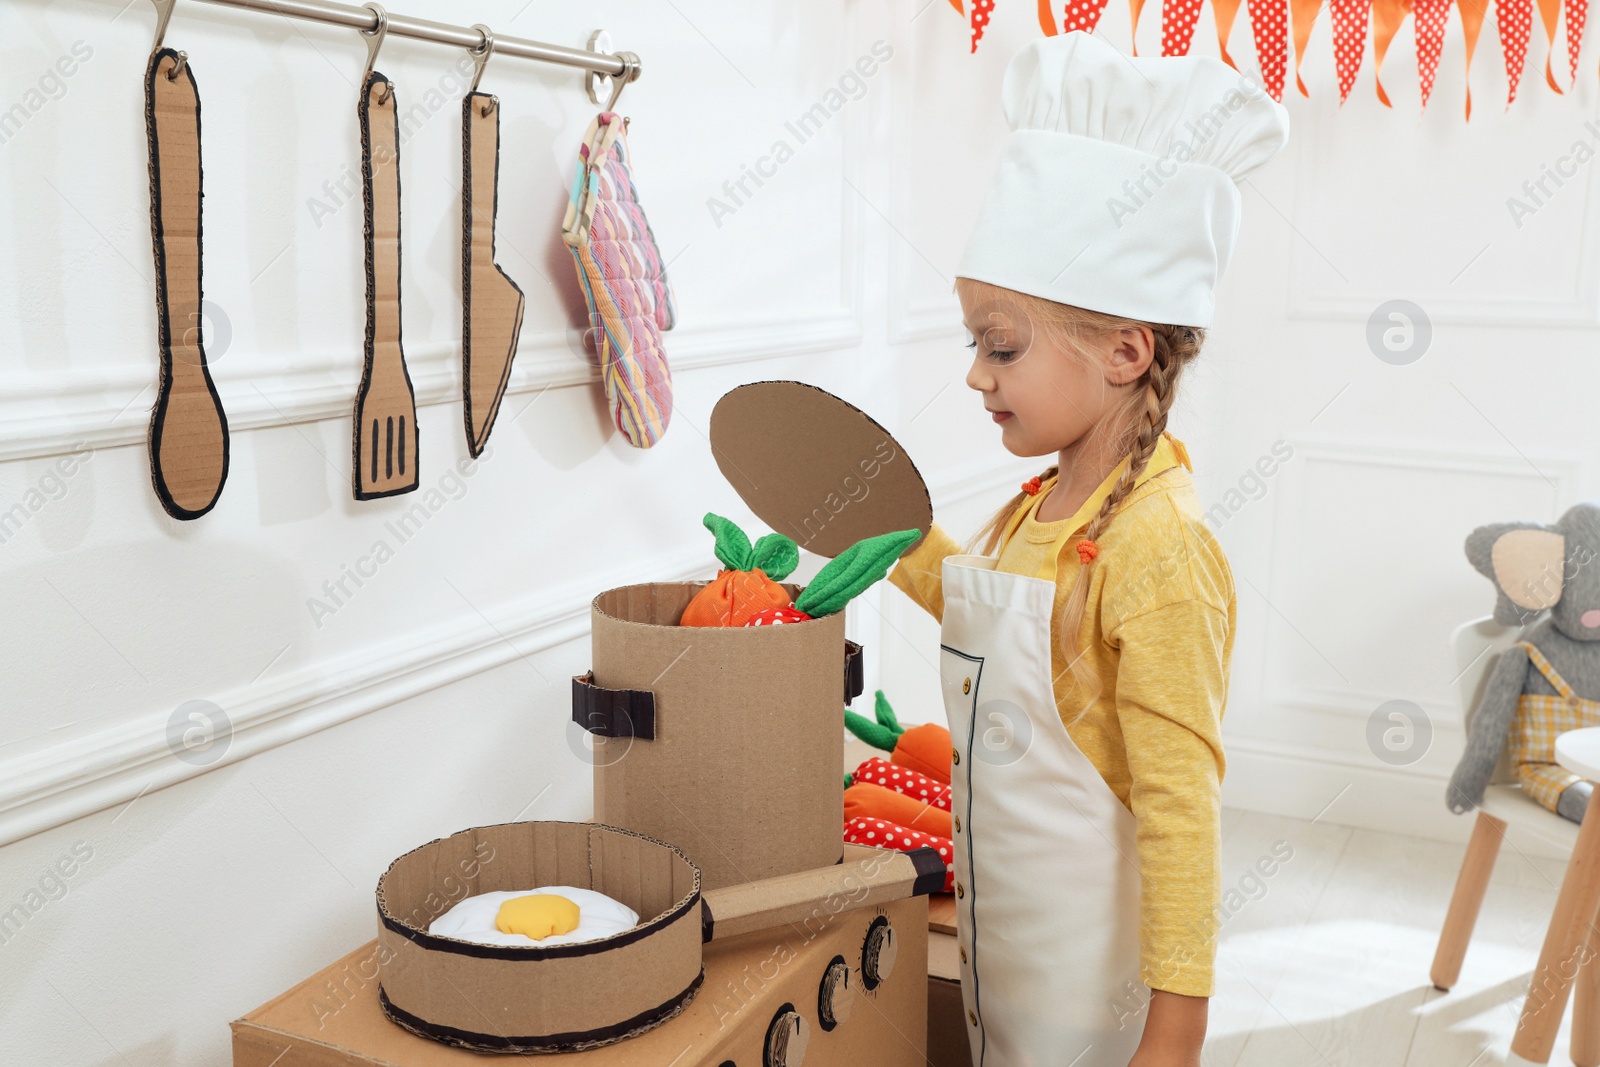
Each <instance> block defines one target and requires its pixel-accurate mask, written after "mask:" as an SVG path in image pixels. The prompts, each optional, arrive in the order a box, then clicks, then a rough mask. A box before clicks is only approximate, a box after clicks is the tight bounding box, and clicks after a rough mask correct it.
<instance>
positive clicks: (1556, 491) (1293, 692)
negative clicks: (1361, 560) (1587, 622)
mask: <svg viewBox="0 0 1600 1067" xmlns="http://www.w3.org/2000/svg"><path fill="white" fill-rule="evenodd" d="M1288 440H1289V443H1290V445H1291V446H1292V447H1293V449H1294V459H1293V460H1292V465H1293V468H1294V469H1293V471H1292V472H1287V473H1286V474H1285V475H1283V476H1282V478H1283V481H1282V485H1281V486H1280V488H1279V491H1278V496H1277V502H1276V507H1275V509H1274V511H1273V516H1272V538H1271V545H1272V548H1271V552H1270V555H1269V559H1268V578H1267V596H1268V598H1269V599H1270V601H1271V603H1272V604H1273V605H1282V604H1284V603H1285V601H1286V600H1287V599H1288V597H1287V594H1286V590H1285V574H1286V570H1287V568H1288V567H1289V566H1291V564H1290V563H1289V562H1287V561H1297V560H1298V561H1304V560H1306V559H1308V558H1311V556H1310V555H1309V553H1310V550H1309V549H1307V548H1306V547H1305V546H1304V544H1303V541H1304V536H1303V533H1302V531H1301V530H1300V528H1299V522H1300V520H1301V517H1302V516H1303V515H1304V514H1305V513H1306V509H1305V508H1304V507H1303V498H1304V493H1305V492H1306V489H1305V488H1304V483H1305V482H1306V479H1307V477H1308V473H1307V472H1308V469H1309V468H1310V467H1311V466H1312V465H1314V464H1317V463H1331V464H1353V465H1358V466H1368V467H1387V468H1391V469H1400V470H1405V471H1410V472H1415V473H1416V474H1417V475H1418V476H1419V477H1426V476H1428V475H1430V474H1435V475H1436V474H1439V473H1442V472H1452V473H1464V474H1471V475H1478V476H1481V477H1482V478H1484V479H1512V480H1517V481H1527V480H1532V481H1535V482H1538V483H1540V484H1541V485H1547V486H1548V487H1549V493H1550V497H1551V508H1552V509H1553V510H1555V509H1559V508H1560V507H1561V505H1562V503H1563V502H1564V501H1574V500H1576V499H1577V494H1578V491H1579V488H1580V487H1581V486H1582V485H1583V484H1584V477H1583V475H1584V459H1583V455H1582V454H1581V453H1577V452H1548V451H1538V452H1525V453H1523V454H1513V453H1500V452H1484V451H1473V452H1468V451H1463V450H1460V449H1442V448H1431V447H1425V446H1416V445H1410V444H1394V445H1374V444H1367V443H1357V442H1349V441H1340V440H1337V439H1332V438H1320V437H1310V436H1305V435H1292V436H1290V437H1289V438H1288ZM1530 464H1531V465H1530ZM1464 534H1465V531H1463V535H1464ZM1351 558H1352V559H1354V558H1355V557H1354V556H1352V557H1351ZM1299 565H1302V566H1303V565H1304V564H1303V562H1302V563H1301V564H1299ZM1485 595H1488V591H1487V587H1485ZM1293 608H1294V605H1293V604H1292V603H1291V604H1290V605H1289V607H1288V608H1287V609H1284V610H1288V611H1290V612H1291V613H1292V611H1293ZM1285 631H1286V626H1285V624H1284V623H1283V622H1282V620H1280V619H1279V618H1278V616H1277V614H1276V610H1275V611H1274V612H1273V614H1272V618H1271V619H1270V620H1269V622H1268V626H1267V633H1266V636H1265V641H1266V657H1265V658H1266V662H1267V663H1268V664H1269V666H1268V668H1267V669H1266V671H1265V674H1264V678H1263V693H1262V695H1263V699H1265V700H1266V702H1267V703H1268V704H1270V705H1272V706H1274V707H1289V708H1294V709H1297V710H1300V711H1309V712H1313V713H1317V714H1324V715H1335V716H1339V717H1345V718H1348V717H1356V718H1361V719H1365V718H1366V717H1367V716H1369V715H1371V714H1372V711H1373V709H1374V708H1376V707H1377V706H1378V705H1379V704H1381V703H1383V702H1384V701H1385V700H1390V699H1393V698H1395V697H1403V698H1405V699H1408V700H1411V701H1413V702H1414V703H1416V704H1417V705H1418V706H1419V707H1421V708H1422V709H1423V710H1424V711H1425V712H1427V713H1428V714H1429V715H1430V716H1432V717H1433V718H1434V720H1435V722H1437V723H1443V724H1457V725H1459V723H1458V717H1459V714H1460V712H1459V710H1458V709H1457V708H1456V705H1455V703H1454V701H1453V699H1452V698H1451V697H1449V696H1429V695H1428V694H1426V693H1424V692H1422V691H1421V688H1422V687H1421V686H1419V687H1418V691H1416V692H1412V693H1394V692H1380V691H1379V690H1377V689H1374V688H1372V687H1371V686H1368V685H1364V684H1363V683H1362V681H1361V680H1360V679H1359V678H1352V679H1350V680H1349V681H1348V682H1345V683H1341V684H1319V683H1315V682H1307V681H1305V680H1303V679H1302V678H1300V677H1299V676H1298V675H1296V676H1295V677H1294V678H1293V679H1288V678H1285V676H1284V675H1285V672H1284V670H1283V669H1281V668H1276V667H1274V666H1272V665H1277V664H1282V663H1284V662H1286V659H1285V656H1284V652H1283V650H1284V648H1285V643H1286V642H1301V641H1304V640H1306V639H1305V638H1304V637H1303V636H1300V635H1297V634H1295V633H1293V632H1285ZM1445 637H1446V635H1445V634H1440V635H1439V642H1440V647H1441V650H1442V648H1443V643H1444V641H1445ZM1446 728H1448V725H1447V727H1446Z"/></svg>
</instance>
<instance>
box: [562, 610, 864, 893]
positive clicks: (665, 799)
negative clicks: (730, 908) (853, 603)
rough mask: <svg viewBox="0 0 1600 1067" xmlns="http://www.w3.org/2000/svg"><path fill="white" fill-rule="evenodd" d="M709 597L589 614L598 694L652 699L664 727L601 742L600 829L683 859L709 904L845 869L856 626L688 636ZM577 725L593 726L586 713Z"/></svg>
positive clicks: (804, 625)
mask: <svg viewBox="0 0 1600 1067" xmlns="http://www.w3.org/2000/svg"><path fill="white" fill-rule="evenodd" d="M705 584H706V583H704V582H660V583H650V584H644V585H630V586H623V587H620V588H617V589H609V590H606V591H605V592H603V593H601V594H600V595H598V596H597V597H595V598H594V601H593V602H592V604H591V606H590V609H591V610H590V619H591V638H590V639H591V643H592V652H593V659H592V663H593V671H592V672H591V673H592V678H593V684H594V685H596V686H599V687H601V688H603V689H610V690H639V691H647V692H649V693H650V694H652V699H653V716H654V721H653V731H652V733H653V736H652V737H650V738H643V737H638V736H624V737H606V736H604V735H603V734H596V737H595V741H594V819H595V821H596V822H599V823H605V824H607V825H611V826H623V827H627V828H629V829H632V830H637V831H639V832H640V833H643V834H647V835H649V836H650V837H654V838H659V839H660V840H662V841H666V842H668V843H669V844H672V845H675V846H677V847H678V848H680V849H682V850H683V851H684V853H685V854H687V855H688V856H689V858H690V859H691V860H693V861H694V862H695V863H696V864H698V865H699V866H700V869H701V873H702V879H703V880H702V885H703V887H704V888H705V889H707V890H710V889H716V888H720V887H722V886H727V885H733V884H735V883H739V882H751V881H756V880H759V879H764V878H771V877H774V876H776V875H781V874H790V873H793V872H796V871H806V870H811V869H813V868H817V867H825V866H829V865H831V864H835V863H838V862H840V860H841V857H842V856H843V848H844V841H843V837H842V829H841V828H842V827H843V825H844V793H843V790H842V789H841V787H840V783H841V781H842V780H843V778H844V757H843V750H842V749H841V748H840V744H839V738H840V737H841V736H842V735H843V733H844V700H843V699H842V698H843V688H844V678H845V671H846V658H845V649H846V642H845V636H844V623H845V617H844V613H843V612H836V613H834V614H832V615H826V616H823V617H822V618H819V619H810V620H806V621H804V622H798V623H789V624H786V625H783V626H753V627H742V626H735V627H721V626H679V625H678V624H677V623H678V618H679V617H680V616H681V615H682V614H683V609H684V607H685V606H686V605H687V604H688V603H689V600H690V598H692V597H693V596H694V595H695V593H697V592H698V591H699V590H700V589H701V588H703V587H704V586H705ZM782 584H783V585H784V588H785V589H786V590H788V591H789V593H790V594H791V595H794V594H798V592H799V590H800V587H799V586H797V585H794V584H793V583H782ZM582 677H587V676H580V678H582ZM574 719H575V720H576V721H577V722H578V724H579V725H580V726H584V727H586V728H587V727H588V726H589V725H590V724H589V722H588V721H587V720H586V719H585V717H584V708H583V705H582V704H581V702H579V703H578V704H577V706H575V708H574Z"/></svg>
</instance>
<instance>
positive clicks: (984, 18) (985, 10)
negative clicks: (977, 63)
mask: <svg viewBox="0 0 1600 1067" xmlns="http://www.w3.org/2000/svg"><path fill="white" fill-rule="evenodd" d="M993 13H994V0H972V50H973V51H974V52H976V51H977V50H978V42H979V41H981V40H983V31H984V30H986V29H988V28H989V16H990V15H991V14H993Z"/></svg>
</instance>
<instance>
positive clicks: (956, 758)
mask: <svg viewBox="0 0 1600 1067" xmlns="http://www.w3.org/2000/svg"><path fill="white" fill-rule="evenodd" d="M950 762H951V763H960V762H961V753H959V752H957V751H956V750H955V749H953V748H952V749H951V750H950Z"/></svg>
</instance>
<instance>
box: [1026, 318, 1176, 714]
mask: <svg viewBox="0 0 1600 1067" xmlns="http://www.w3.org/2000/svg"><path fill="white" fill-rule="evenodd" d="M1152 333H1153V335H1154V342H1155V344H1154V349H1155V351H1154V355H1153V358H1152V359H1151V361H1150V367H1149V369H1148V370H1147V371H1146V372H1145V388H1144V391H1143V396H1142V401H1143V403H1142V405H1141V406H1140V409H1139V411H1138V413H1137V414H1136V415H1135V416H1134V419H1133V420H1132V421H1133V426H1134V432H1133V441H1132V443H1131V447H1130V449H1129V453H1128V454H1129V457H1130V458H1129V461H1128V468H1127V469H1126V470H1125V471H1123V472H1122V477H1120V478H1118V479H1117V483H1116V485H1114V486H1112V488H1111V493H1110V495H1108V496H1107V497H1106V498H1105V500H1104V501H1103V502H1102V503H1101V505H1100V510H1099V511H1097V512H1096V513H1095V516H1094V518H1093V519H1092V520H1090V522H1089V525H1088V527H1087V528H1086V529H1085V530H1084V535H1083V540H1082V541H1081V542H1079V548H1078V557H1079V560H1080V565H1079V567H1078V573H1077V576H1076V578H1075V579H1074V581H1073V583H1072V592H1071V593H1070V594H1069V595H1068V596H1067V600H1066V603H1065V604H1063V605H1062V609H1061V617H1060V619H1059V620H1058V629H1059V631H1060V641H1061V650H1062V654H1063V655H1064V656H1065V658H1066V660H1067V668H1068V669H1069V670H1070V671H1072V675H1073V678H1074V679H1075V680H1076V682H1077V685H1078V686H1079V687H1080V688H1081V689H1083V690H1084V691H1085V692H1086V693H1087V694H1088V696H1087V699H1085V700H1084V701H1083V703H1082V704H1081V705H1080V706H1079V708H1078V711H1077V715H1076V716H1075V717H1074V718H1075V719H1076V718H1078V717H1081V716H1082V715H1083V713H1084V712H1086V711H1087V710H1088V709H1089V706H1090V705H1091V704H1092V703H1093V702H1094V698H1095V697H1097V696H1098V695H1099V693H1100V684H1099V679H1098V678H1096V677H1095V676H1094V672H1093V669H1092V668H1091V666H1090V664H1089V663H1088V662H1087V661H1086V660H1085V659H1084V652H1087V651H1088V643H1087V642H1086V643H1085V645H1084V651H1083V652H1080V651H1078V630H1079V628H1080V627H1081V626H1082V625H1083V616H1084V613H1085V611H1086V609H1087V607H1088V602H1089V584H1090V580H1091V578H1092V576H1093V571H1092V568H1093V567H1094V565H1095V560H1096V559H1098V558H1099V548H1098V544H1097V542H1098V540H1099V537H1100V535H1101V534H1102V533H1103V532H1105V529H1106V527H1107V526H1109V525H1111V520H1112V518H1114V517H1115V516H1116V514H1117V511H1118V509H1119V508H1121V506H1122V502H1123V500H1124V499H1126V498H1127V496H1128V494H1129V493H1130V492H1132V491H1133V485H1134V482H1135V481H1137V480H1138V477H1139V475H1140V474H1142V473H1143V472H1144V469H1145V467H1146V466H1147V465H1148V464H1149V462H1150V457H1151V456H1152V455H1154V454H1155V450H1156V445H1157V443H1158V442H1159V441H1160V440H1161V435H1162V434H1163V433H1164V432H1165V431H1166V428H1167V414H1168V412H1170V411H1171V410H1172V402H1173V400H1174V399H1175V398H1176V397H1177V384H1178V378H1179V376H1180V375H1181V374H1182V372H1183V368H1184V366H1185V365H1187V364H1188V363H1189V361H1190V360H1192V359H1193V358H1194V357H1195V356H1196V355H1198V354H1199V351H1200V344H1201V337H1202V332H1201V331H1199V330H1196V329H1195V328H1193V327H1189V326H1152ZM1093 639H1094V638H1093V636H1091V637H1090V640H1091V641H1092V640H1093ZM1068 725H1071V724H1070V723H1069V724H1068Z"/></svg>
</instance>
